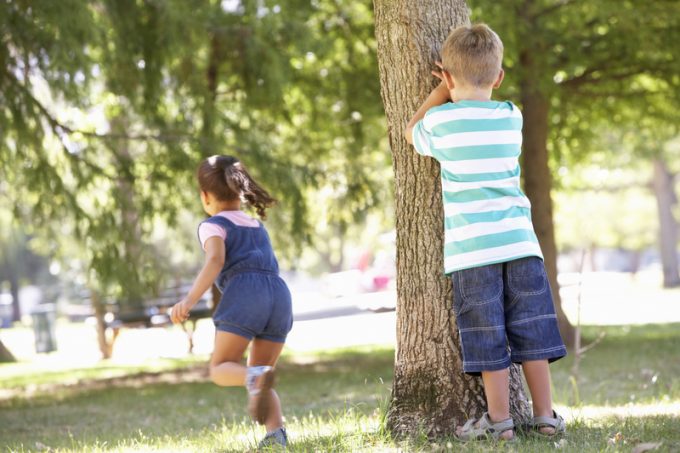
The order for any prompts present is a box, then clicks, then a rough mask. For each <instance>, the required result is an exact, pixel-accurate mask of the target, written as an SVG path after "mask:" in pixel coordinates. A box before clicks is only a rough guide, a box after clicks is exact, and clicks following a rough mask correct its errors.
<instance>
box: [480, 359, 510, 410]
mask: <svg viewBox="0 0 680 453" xmlns="http://www.w3.org/2000/svg"><path fill="white" fill-rule="evenodd" d="M482 381H483V382H484V393H485V394H486V405H487V407H488V412H489V418H491V421H492V422H494V423H498V422H500V421H503V420H505V419H507V418H510V391H509V386H510V369H509V368H506V369H504V370H498V371H482Z"/></svg>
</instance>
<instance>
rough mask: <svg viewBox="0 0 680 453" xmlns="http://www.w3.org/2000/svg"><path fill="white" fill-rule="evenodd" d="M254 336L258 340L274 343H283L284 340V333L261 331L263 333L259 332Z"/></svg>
mask: <svg viewBox="0 0 680 453" xmlns="http://www.w3.org/2000/svg"><path fill="white" fill-rule="evenodd" d="M255 338H257V339H259V340H267V341H273V342H274V343H285V342H286V335H275V334H269V333H263V334H260V335H255Z"/></svg>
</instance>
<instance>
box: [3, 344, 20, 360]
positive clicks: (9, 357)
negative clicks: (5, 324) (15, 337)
mask: <svg viewBox="0 0 680 453" xmlns="http://www.w3.org/2000/svg"><path fill="white" fill-rule="evenodd" d="M16 361H17V359H15V358H14V355H12V353H11V352H10V350H9V349H7V347H6V346H5V345H4V344H3V343H2V340H0V363H7V362H16Z"/></svg>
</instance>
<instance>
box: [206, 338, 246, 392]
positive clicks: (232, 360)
mask: <svg viewBox="0 0 680 453" xmlns="http://www.w3.org/2000/svg"><path fill="white" fill-rule="evenodd" d="M249 343H250V340H249V339H247V338H245V337H242V336H240V335H236V334H234V333H231V332H223V331H220V330H218V331H216V332H215V348H214V349H213V353H212V356H211V357H210V379H211V380H212V381H213V382H214V383H215V384H217V385H221V386H223V387H232V386H242V385H245V382H246V367H245V366H244V365H243V364H242V363H241V361H242V360H243V354H244V353H245V351H246V348H248V344H249Z"/></svg>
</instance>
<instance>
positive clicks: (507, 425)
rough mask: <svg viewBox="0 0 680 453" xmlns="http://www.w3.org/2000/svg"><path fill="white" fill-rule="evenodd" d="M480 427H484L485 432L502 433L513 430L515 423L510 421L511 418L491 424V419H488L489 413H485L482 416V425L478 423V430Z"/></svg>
mask: <svg viewBox="0 0 680 453" xmlns="http://www.w3.org/2000/svg"><path fill="white" fill-rule="evenodd" d="M482 427H486V429H487V431H491V432H495V433H504V432H505V431H508V430H510V429H514V428H515V422H513V421H512V418H506V419H505V420H501V421H500V422H496V423H492V422H491V419H490V418H489V413H488V412H485V413H484V415H483V416H482V423H480V428H482Z"/></svg>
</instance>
